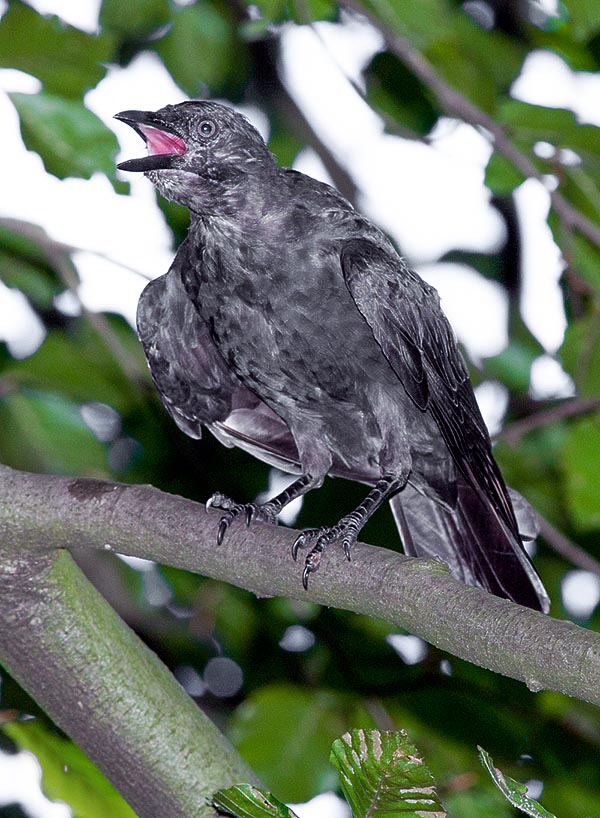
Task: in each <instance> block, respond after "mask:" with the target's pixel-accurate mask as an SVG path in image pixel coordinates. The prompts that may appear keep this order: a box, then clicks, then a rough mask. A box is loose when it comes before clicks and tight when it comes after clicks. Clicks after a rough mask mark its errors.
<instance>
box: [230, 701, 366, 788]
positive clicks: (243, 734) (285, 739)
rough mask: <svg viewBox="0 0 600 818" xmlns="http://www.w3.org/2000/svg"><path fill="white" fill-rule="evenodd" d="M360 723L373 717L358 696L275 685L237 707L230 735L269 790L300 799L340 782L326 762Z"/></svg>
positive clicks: (364, 722)
mask: <svg viewBox="0 0 600 818" xmlns="http://www.w3.org/2000/svg"><path fill="white" fill-rule="evenodd" d="M357 723H359V724H360V723H362V724H366V725H369V726H370V725H371V723H372V720H371V718H370V717H369V716H368V715H367V714H366V713H365V712H364V711H363V710H362V707H361V706H360V704H359V701H358V699H356V698H354V697H353V696H346V695H344V694H340V693H335V692H333V691H327V690H305V689H302V688H300V687H294V686H292V685H273V686H270V687H264V688H261V689H259V690H257V691H256V692H255V693H253V694H251V695H250V696H249V697H248V699H247V700H246V701H245V702H244V704H242V705H241V706H240V707H239V708H238V710H237V711H236V713H235V715H234V717H233V721H232V725H231V734H230V735H231V738H232V739H233V741H234V743H235V745H236V746H237V748H238V749H239V751H240V752H241V753H242V755H243V756H244V758H245V759H246V760H247V761H248V762H249V763H250V765H251V766H252V767H253V768H254V769H255V770H256V772H257V774H258V775H259V776H260V778H261V779H262V780H263V781H265V783H266V784H267V786H268V787H269V788H270V789H272V790H274V791H275V792H281V793H285V795H286V798H288V799H289V800H290V801H294V802H299V801H305V800H306V799H308V798H311V797H313V796H314V795H317V794H318V793H319V792H322V791H323V790H326V789H332V788H334V787H335V783H336V775H335V772H334V771H333V770H332V769H331V767H330V766H329V764H328V763H327V757H328V754H329V751H330V748H331V744H332V742H333V740H334V739H335V738H336V736H339V735H340V734H341V733H343V732H344V731H345V730H347V729H348V728H349V727H351V726H352V725H354V724H357Z"/></svg>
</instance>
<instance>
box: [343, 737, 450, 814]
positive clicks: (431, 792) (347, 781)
mask: <svg viewBox="0 0 600 818" xmlns="http://www.w3.org/2000/svg"><path fill="white" fill-rule="evenodd" d="M330 761H331V763H332V764H333V765H334V766H335V767H337V769H338V770H339V773H340V786H341V788H342V791H343V793H344V796H345V797H346V800H347V801H348V803H349V804H350V807H351V809H352V815H353V818H365V817H366V816H369V818H395V816H398V815H403V816H406V818H426V816H430V817H431V818H444V816H445V815H446V811H445V810H444V808H443V806H442V804H441V802H440V800H439V798H438V796H437V793H436V787H435V781H434V778H433V776H432V775H431V773H430V771H429V769H428V768H427V767H426V766H425V764H424V762H423V759H422V758H421V757H420V755H419V752H418V750H417V748H416V747H415V745H414V744H413V743H412V742H411V741H410V739H409V738H408V736H407V734H406V731H405V730H400V731H393V732H392V731H381V730H351V731H350V732H349V733H346V734H345V735H343V736H342V738H340V739H337V740H336V741H334V742H333V747H332V749H331V757H330Z"/></svg>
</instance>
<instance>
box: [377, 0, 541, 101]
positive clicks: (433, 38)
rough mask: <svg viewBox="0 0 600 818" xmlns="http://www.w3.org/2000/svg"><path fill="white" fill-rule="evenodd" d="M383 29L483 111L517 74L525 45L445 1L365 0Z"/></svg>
mask: <svg viewBox="0 0 600 818" xmlns="http://www.w3.org/2000/svg"><path fill="white" fill-rule="evenodd" d="M369 5H370V6H371V8H372V9H373V10H374V11H375V12H376V14H377V15H378V16H379V18H380V20H381V23H382V25H383V27H384V28H389V29H390V30H391V31H396V32H397V33H398V34H400V36H402V37H406V38H407V39H408V40H410V42H411V44H412V45H413V47H414V48H416V49H418V50H419V51H422V52H423V54H424V55H425V56H426V57H427V59H428V60H429V61H430V62H432V63H433V65H434V66H435V68H436V69H437V70H438V72H439V73H440V74H441V75H442V76H443V77H444V79H445V80H446V81H447V82H448V83H449V84H450V85H452V86H453V87H454V88H456V89H457V90H458V91H460V92H461V93H463V94H464V95H466V96H467V97H468V98H469V99H471V100H472V101H474V102H475V103H476V104H477V105H479V106H481V107H482V108H484V109H485V110H488V111H493V109H494V107H495V104H496V97H497V94H498V92H499V91H507V90H508V88H509V87H510V84H511V82H512V81H513V80H514V79H515V78H516V76H517V74H518V73H519V70H520V68H521V65H522V62H523V58H524V56H525V53H526V51H525V48H524V47H523V45H522V44H521V43H519V42H518V41H517V40H516V39H513V38H510V37H507V36H506V35H504V34H502V33H501V32H499V31H485V30H483V29H482V28H481V27H480V26H478V25H477V24H476V23H475V22H474V21H473V20H472V19H471V18H470V17H469V15H467V14H465V13H464V12H463V11H462V10H461V9H459V8H457V7H456V5H455V4H454V3H451V2H448V0H402V2H401V3H393V2H389V0H370V1H369Z"/></svg>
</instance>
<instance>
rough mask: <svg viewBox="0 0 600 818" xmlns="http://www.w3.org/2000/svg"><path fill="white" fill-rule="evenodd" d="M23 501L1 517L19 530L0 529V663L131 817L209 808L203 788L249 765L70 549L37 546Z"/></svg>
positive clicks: (205, 817) (240, 775)
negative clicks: (17, 520) (14, 519)
mask: <svg viewBox="0 0 600 818" xmlns="http://www.w3.org/2000/svg"><path fill="white" fill-rule="evenodd" d="M28 482H29V481H28V480H27V479H26V478H25V482H24V483H22V484H21V487H22V488H23V489H25V490H26V484H27V483H28ZM29 485H31V484H29ZM13 486H16V484H13ZM38 488H41V486H38ZM34 493H35V492H34ZM38 498H39V499H40V500H41V496H40V495H38ZM23 499H24V503H23V504H22V506H21V508H19V507H18V506H13V508H12V512H6V513H7V516H8V514H11V515H12V514H13V513H14V514H15V515H17V516H19V517H21V523H22V524H23V525H18V526H17V527H16V528H14V527H13V526H11V525H6V524H5V522H6V517H5V518H4V520H3V523H2V525H1V526H0V531H1V541H2V545H1V546H0V550H1V551H2V552H3V553H2V556H1V559H0V660H1V662H2V664H3V665H4V666H5V667H6V668H7V669H8V670H9V672H10V673H11V674H12V676H13V677H14V678H15V679H17V680H18V681H19V682H20V684H21V685H22V686H23V687H24V688H25V689H26V690H27V691H28V692H29V693H30V694H31V695H32V696H33V697H34V698H35V700H36V701H37V702H38V703H39V704H40V705H41V706H42V707H43V708H44V710H46V712H47V713H48V714H49V715H50V716H51V717H52V719H53V720H54V721H55V722H56V723H57V724H58V725H59V726H60V727H62V728H63V729H64V730H65V731H66V732H67V733H68V734H69V735H70V736H71V737H72V738H73V739H74V741H75V742H76V743H77V744H78V745H79V746H80V747H81V749H83V750H84V751H85V752H86V753H87V754H88V756H89V757H90V758H91V759H92V760H93V761H94V762H95V763H96V764H97V765H98V767H99V768H100V769H101V770H102V772H103V773H104V774H105V775H106V776H107V777H108V778H109V779H110V780H111V781H112V783H113V784H114V785H115V786H116V787H117V789H118V790H119V791H120V793H121V794H122V795H123V796H124V798H125V799H126V800H127V801H128V803H129V804H130V805H131V807H132V808H133V809H134V810H135V812H136V814H137V815H138V817H139V818H157V816H160V817H161V818H190V816H197V818H209V816H213V815H215V813H214V810H213V808H212V806H211V796H212V794H213V793H214V791H215V790H216V789H218V788H219V787H222V786H228V785H230V784H233V783H236V782H239V781H256V777H255V776H254V774H253V772H252V771H251V770H250V768H249V767H248V766H247V765H246V764H245V762H244V761H243V760H242V759H241V757H240V756H239V755H238V753H237V752H236V751H235V750H234V749H233V747H232V746H231V745H230V744H229V742H228V741H227V740H226V739H225V738H224V736H223V735H222V734H221V733H220V731H219V730H218V729H217V728H216V727H215V725H214V724H213V723H212V722H211V721H210V719H209V718H208V717H207V716H205V715H204V713H203V712H202V710H200V708H199V707H197V706H196V705H195V704H194V702H193V700H192V699H191V698H190V697H189V696H188V695H187V694H186V693H185V692H184V690H183V689H182V688H181V687H180V686H179V684H178V683H177V682H176V681H175V679H174V678H173V676H172V675H171V673H170V672H169V671H168V670H167V668H166V667H165V666H164V665H163V664H162V662H161V661H160V660H159V659H158V657H157V656H156V655H155V654H154V653H152V652H151V651H150V650H149V649H148V648H147V647H146V646H145V645H144V644H143V643H142V642H141V640H140V639H139V638H138V637H137V636H136V635H135V634H134V633H133V631H132V630H130V629H129V628H128V627H127V625H125V624H124V622H123V621H122V620H121V619H120V618H119V617H118V616H117V614H115V612H114V611H113V610H112V608H111V607H110V606H109V605H108V603H107V602H105V601H104V599H103V598H102V597H101V596H100V594H99V593H98V592H97V591H96V590H95V589H94V588H93V586H92V585H91V584H90V583H89V582H88V580H87V579H86V578H85V576H84V575H83V574H82V573H81V571H80V569H79V568H78V567H77V566H76V565H75V563H74V562H73V560H72V559H71V556H70V555H69V554H67V553H66V552H64V551H62V550H57V549H55V548H48V547H46V548H42V547H38V545H37V543H38V542H52V536H49V535H48V534H47V533H46V534H45V533H44V532H43V531H41V530H40V529H39V528H38V527H37V526H36V525H34V526H33V527H30V526H29V524H28V523H27V522H26V520H27V518H28V516H29V513H31V512H33V514H34V515H37V514H39V515H40V516H39V517H38V520H39V522H40V523H42V518H43V516H44V512H43V509H41V508H39V507H38V508H37V510H36V508H35V506H36V503H35V502H34V503H33V504H30V503H29V502H28V500H27V499H25V498H23ZM92 505H93V504H92ZM91 508H92V506H91V505H89V504H88V511H91ZM107 510H108V508H107ZM117 516H118V515H117ZM29 519H30V520H31V518H29ZM65 523H66V526H65V533H66V530H67V528H69V527H70V526H69V523H68V522H67V520H65ZM107 523H108V529H110V522H109V521H107ZM101 528H102V527H101ZM108 529H105V531H104V533H106V532H107V530H108ZM26 531H28V533H26ZM38 537H39V538H40V539H39V540H38ZM69 539H71V542H72V543H73V544H75V543H76V541H77V533H76V531H75V530H72V531H71V537H69Z"/></svg>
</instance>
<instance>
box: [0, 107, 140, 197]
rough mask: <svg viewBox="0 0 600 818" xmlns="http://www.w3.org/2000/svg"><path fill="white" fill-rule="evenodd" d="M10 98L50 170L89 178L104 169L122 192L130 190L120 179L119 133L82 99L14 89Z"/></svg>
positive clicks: (24, 130) (28, 137) (30, 143)
mask: <svg viewBox="0 0 600 818" xmlns="http://www.w3.org/2000/svg"><path fill="white" fill-rule="evenodd" d="M10 98H11V101H12V103H13V104H14V106H15V108H16V109H17V111H18V114H19V118H20V120H21V134H22V136H23V141H24V142H25V145H26V146H27V148H28V149H29V150H31V151H35V152H36V153H39V155H40V156H41V158H42V161H43V163H44V167H45V168H46V170H47V171H48V173H52V174H54V176H58V178H59V179H64V178H65V177H67V176H82V177H83V178H84V179H89V178H90V177H91V176H92V174H93V173H95V172H96V171H98V170H102V171H104V173H106V175H107V176H108V178H109V179H110V180H111V182H112V183H113V187H114V188H115V190H116V191H117V192H118V193H124V192H127V191H128V190H129V186H128V185H127V184H126V183H124V182H117V179H116V170H115V163H114V157H115V155H116V153H117V150H118V148H119V143H118V142H117V137H116V136H115V135H114V133H113V132H112V131H111V130H110V129H109V128H107V127H106V125H105V124H104V123H103V122H102V120H101V119H99V118H98V117H97V116H96V114H93V113H92V112H91V111H89V110H88V109H87V108H86V107H85V106H84V105H83V103H82V102H78V101H76V100H70V99H65V98H64V97H59V96H55V95H53V94H47V93H40V94H21V93H12V94H10Z"/></svg>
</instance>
